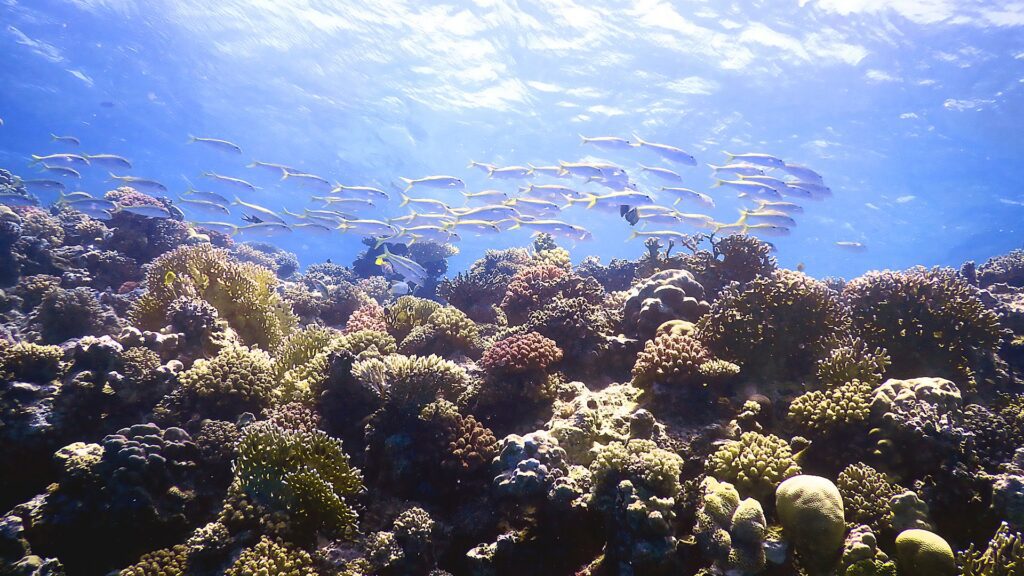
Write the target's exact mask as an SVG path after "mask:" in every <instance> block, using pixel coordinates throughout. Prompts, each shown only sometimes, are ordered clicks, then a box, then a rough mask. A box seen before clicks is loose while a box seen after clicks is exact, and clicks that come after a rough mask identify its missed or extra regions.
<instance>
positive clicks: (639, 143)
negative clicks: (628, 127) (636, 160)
mask: <svg viewBox="0 0 1024 576" xmlns="http://www.w3.org/2000/svg"><path fill="white" fill-rule="evenodd" d="M633 140H636V144H634V146H643V145H644V144H646V142H644V139H643V138H641V137H640V135H639V134H637V133H636V132H633Z"/></svg>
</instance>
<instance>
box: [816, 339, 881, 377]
mask: <svg viewBox="0 0 1024 576" xmlns="http://www.w3.org/2000/svg"><path fill="white" fill-rule="evenodd" d="M890 362H891V360H890V359H889V353H888V352H886V351H885V349H884V348H874V349H871V348H869V347H868V345H867V344H865V343H864V341H863V340H861V339H860V338H849V339H848V340H847V341H846V342H842V343H839V342H837V343H836V345H835V346H831V347H830V348H829V350H828V352H827V353H826V354H825V356H824V357H822V358H821V359H820V360H818V370H817V376H818V384H819V385H821V386H824V387H830V386H839V385H842V384H845V383H847V382H850V381H853V380H860V381H861V382H864V383H867V384H871V385H874V386H877V385H878V384H881V383H882V376H883V375H884V374H885V370H886V368H888V367H889V364H890Z"/></svg>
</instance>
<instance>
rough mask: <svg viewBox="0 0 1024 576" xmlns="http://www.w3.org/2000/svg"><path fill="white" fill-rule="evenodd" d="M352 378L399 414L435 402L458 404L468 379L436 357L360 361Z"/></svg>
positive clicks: (399, 356) (391, 357)
mask: <svg viewBox="0 0 1024 576" xmlns="http://www.w3.org/2000/svg"><path fill="white" fill-rule="evenodd" d="M352 375H353V376H354V377H355V378H356V379H357V380H359V381H360V382H362V383H363V385H364V386H365V387H367V388H369V389H373V390H376V391H377V392H378V394H379V395H380V397H381V398H383V399H384V402H385V404H386V405H387V406H389V407H392V408H395V409H398V410H399V411H405V412H408V411H412V412H414V413H418V412H419V410H420V409H421V408H422V407H423V406H425V405H427V404H429V403H430V402H433V401H434V400H436V399H439V398H444V399H447V400H450V401H458V400H459V398H460V397H461V396H462V395H463V394H465V393H466V391H467V390H468V388H469V376H468V375H467V374H466V371H465V370H464V369H462V368H460V367H459V366H457V365H456V364H454V363H452V362H449V361H447V360H445V359H443V358H441V357H439V356H401V355H392V356H385V357H383V358H370V359H366V360H360V361H359V362H356V363H355V364H354V365H353V366H352Z"/></svg>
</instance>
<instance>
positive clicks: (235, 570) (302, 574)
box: [224, 536, 318, 576]
mask: <svg viewBox="0 0 1024 576" xmlns="http://www.w3.org/2000/svg"><path fill="white" fill-rule="evenodd" d="M317 575H318V572H317V570H316V567H315V564H314V562H313V557H312V556H310V555H309V553H307V552H306V551H304V550H300V549H298V548H295V547H292V546H289V545H287V544H282V543H280V542H275V541H273V540H271V539H270V538H267V537H266V536H264V537H263V538H261V539H260V541H259V542H257V543H256V544H255V545H254V546H252V547H251V548H246V549H245V550H243V551H242V553H241V555H239V556H238V559H237V560H235V562H234V563H233V564H231V566H230V567H229V568H228V569H227V570H226V571H225V572H224V576H317Z"/></svg>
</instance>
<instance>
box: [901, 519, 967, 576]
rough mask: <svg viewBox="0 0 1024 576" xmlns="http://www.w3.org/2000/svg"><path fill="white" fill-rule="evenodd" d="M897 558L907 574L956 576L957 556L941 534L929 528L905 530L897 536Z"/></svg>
mask: <svg viewBox="0 0 1024 576" xmlns="http://www.w3.org/2000/svg"><path fill="white" fill-rule="evenodd" d="M896 559H897V560H898V561H899V566H900V574H904V575H906V576H955V575H956V574H957V567H956V557H955V556H954V555H953V549H952V548H950V547H949V543H948V542H946V541H945V540H944V539H943V538H942V537H941V536H939V535H938V534H935V533H934V532H929V531H928V530H918V529H911V530H904V531H903V532H900V535H899V536H897V537H896Z"/></svg>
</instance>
